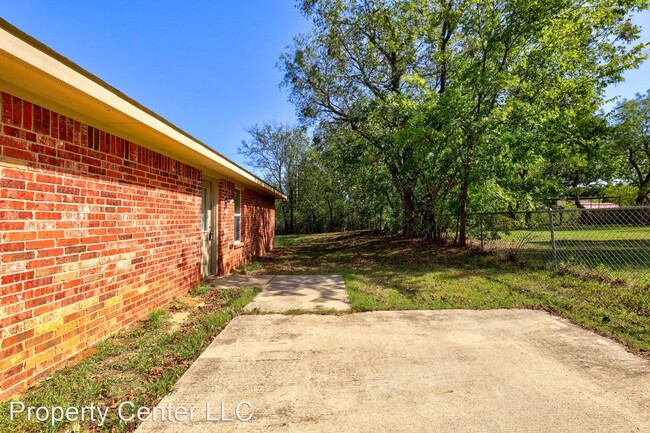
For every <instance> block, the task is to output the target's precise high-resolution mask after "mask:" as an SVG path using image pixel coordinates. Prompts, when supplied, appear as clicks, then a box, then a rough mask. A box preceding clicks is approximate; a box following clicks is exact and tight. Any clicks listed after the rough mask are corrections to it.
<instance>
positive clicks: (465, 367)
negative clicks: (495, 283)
mask: <svg viewBox="0 0 650 433" xmlns="http://www.w3.org/2000/svg"><path fill="white" fill-rule="evenodd" d="M244 401H245V402H249V403H251V404H252V409H251V410H248V409H249V408H248V406H247V405H246V404H242V405H240V418H247V417H248V416H249V415H250V414H251V413H252V416H253V417H252V419H251V420H250V421H249V422H241V421H236V420H234V421H214V420H212V421H210V420H207V419H206V410H205V408H206V402H208V403H209V404H210V406H211V414H210V416H211V418H218V417H219V416H218V415H219V412H220V411H221V406H222V402H223V408H224V409H225V418H235V414H234V412H235V408H236V405H237V404H238V403H240V402H244ZM168 406H171V407H172V408H176V407H186V408H189V407H191V406H196V408H197V409H196V410H195V412H194V416H193V421H191V422H190V421H189V420H188V421H182V420H181V421H179V422H145V423H143V424H142V425H141V427H140V428H139V429H138V432H140V433H144V432H165V433H167V432H169V433H171V432H180V431H183V432H216V431H219V432H231V431H238V432H239V431H242V432H243V431H246V432H330V431H336V432H355V433H357V432H369V433H370V432H372V433H376V432H409V433H411V432H613V431H616V432H637V431H638V432H646V431H650V363H649V362H648V361H647V360H644V359H641V358H639V357H637V356H635V355H632V354H630V353H628V352H626V351H625V350H624V348H623V347H622V346H621V345H619V344H617V343H614V342H613V341H611V340H609V339H606V338H602V337H600V336H598V335H596V334H594V333H592V332H588V331H585V330H583V329H581V328H579V327H577V326H574V325H571V324H570V323H568V322H566V321H565V320H562V319H559V318H557V317H554V316H551V315H549V314H547V313H544V312H540V311H529V310H491V311H466V310H446V311H403V312H396V311H394V312H372V313H360V314H348V315H343V316H324V315H299V316H286V315H249V316H240V317H237V318H235V319H234V320H233V321H232V322H231V323H230V324H229V325H228V326H227V327H226V329H224V331H223V332H222V333H221V334H220V335H219V336H218V337H217V339H216V340H215V341H214V342H213V343H212V344H211V345H210V347H209V348H208V349H207V350H206V351H205V353H203V355H201V357H200V358H199V359H198V360H197V361H196V362H195V363H194V364H193V365H192V367H191V368H190V369H189V370H188V371H187V372H186V374H185V375H184V376H183V377H182V378H181V380H180V381H179V383H178V390H177V391H176V392H174V393H172V394H171V395H169V396H167V397H166V398H165V399H163V401H162V402H161V403H160V408H167V407H168ZM181 418H182V417H181Z"/></svg>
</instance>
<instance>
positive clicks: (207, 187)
mask: <svg viewBox="0 0 650 433" xmlns="http://www.w3.org/2000/svg"><path fill="white" fill-rule="evenodd" d="M212 208H213V203H212V182H209V181H203V189H202V195H201V240H202V246H201V278H207V277H209V276H210V275H212V274H214V267H213V263H214V257H213V251H214V250H215V248H214V245H215V242H216V241H215V238H216V234H215V230H214V226H213V218H212Z"/></svg>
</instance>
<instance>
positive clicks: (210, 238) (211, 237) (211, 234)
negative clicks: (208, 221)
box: [208, 232, 214, 241]
mask: <svg viewBox="0 0 650 433" xmlns="http://www.w3.org/2000/svg"><path fill="white" fill-rule="evenodd" d="M213 239H214V233H212V232H210V234H209V235H208V240H209V241H211V240H213Z"/></svg>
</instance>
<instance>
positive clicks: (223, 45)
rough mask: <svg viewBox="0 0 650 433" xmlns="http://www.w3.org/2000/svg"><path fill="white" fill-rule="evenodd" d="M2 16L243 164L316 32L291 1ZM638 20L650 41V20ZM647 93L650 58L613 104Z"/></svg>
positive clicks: (42, 10) (66, 6)
mask: <svg viewBox="0 0 650 433" xmlns="http://www.w3.org/2000/svg"><path fill="white" fill-rule="evenodd" d="M0 16H2V18H4V19H6V20H7V21H9V22H10V23H12V24H13V25H15V26H17V27H18V28H20V29H21V30H23V31H25V32H26V33H28V34H30V35H31V36H33V37H35V38H36V39H38V40H40V41H41V42H43V43H45V44H46V45H48V46H50V47H51V48H52V49H54V50H56V51H58V52H59V53H61V54H63V55H64V56H66V57H68V58H69V59H71V60H72V61H74V62H75V63H77V64H79V65H80V66H81V67H83V68H85V69H87V70H89V71H90V72H92V73H93V74H95V75H97V76H99V77H100V78H101V79H103V80H104V81H106V82H108V83H109V84H111V85H112V86H114V87H116V88H117V89H119V90H121V91H122V92H124V93H126V94H127V95H129V96H131V97H132V98H134V99H135V100H137V101H138V102H140V103H142V104H144V105H145V106H147V107H148V108H150V109H152V110H153V111H155V112H156V113H158V114H160V115H161V116H163V117H165V118H166V119H167V120H169V121H170V122H172V123H174V124H175V125H177V126H178V127H180V128H181V129H183V130H185V131H187V132H188V133H190V134H191V135H193V136H195V137H196V138H198V139H199V140H201V141H203V142H205V143H206V144H208V145H210V146H212V147H214V148H215V149H217V150H218V151H219V152H221V153H222V154H224V155H225V156H227V157H228V158H230V159H232V160H234V161H236V162H239V163H242V162H243V161H242V158H241V157H240V156H239V155H238V154H237V147H238V146H239V145H240V143H241V140H243V139H246V138H248V137H247V133H246V132H245V131H244V128H246V127H248V126H251V125H253V124H255V123H261V122H263V121H266V120H276V121H289V122H291V121H295V116H294V109H293V106H292V105H291V104H289V103H288V102H287V101H286V95H285V94H284V93H283V92H282V91H281V90H280V89H279V88H278V84H279V83H280V80H281V79H282V76H281V74H280V72H279V71H278V70H277V68H276V67H275V64H276V62H277V60H278V56H279V55H280V53H281V52H282V51H283V49H284V47H285V46H287V45H288V44H290V43H291V38H292V37H293V36H294V35H295V34H297V33H299V32H306V31H308V30H309V23H308V22H307V21H306V20H305V19H304V18H303V17H302V16H301V15H300V13H299V12H298V10H297V9H296V8H295V6H294V1H293V0H270V1H269V0H258V1H253V0H237V1H234V0H216V1H205V2H187V1H162V0H161V1H149V0H146V1H139V0H132V1H130V2H125V1H121V2H118V1H57V2H53V1H44V0H43V1H30V0H20V1H16V0H0ZM635 22H637V23H639V24H641V25H642V26H643V28H644V29H643V35H642V38H641V40H642V41H650V13H649V12H644V13H643V14H640V15H639V16H638V17H636V19H635ZM648 88H650V61H646V62H645V63H644V64H643V65H642V66H641V68H640V69H638V70H635V71H629V72H628V73H627V74H626V82H625V83H622V84H618V85H616V86H612V87H610V89H609V91H608V97H610V98H612V97H615V96H617V95H621V96H623V97H626V98H631V97H633V96H634V94H635V93H636V92H645V91H646V90H647V89H648Z"/></svg>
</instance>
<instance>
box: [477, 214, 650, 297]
mask: <svg viewBox="0 0 650 433" xmlns="http://www.w3.org/2000/svg"><path fill="white" fill-rule="evenodd" d="M469 234H470V236H471V237H472V238H473V243H474V244H476V245H477V247H478V248H480V249H481V250H482V251H487V252H492V253H495V254H500V255H504V256H506V257H508V258H509V259H511V260H513V261H514V260H521V261H525V262H529V263H531V264H537V265H545V264H552V265H553V266H555V267H556V268H560V267H565V268H573V269H578V270H586V271H592V272H594V271H595V272H597V273H599V274H602V275H606V276H609V277H612V278H615V279H625V280H628V281H630V282H632V283H640V284H643V285H645V284H650V207H612V208H592V209H578V208H574V209H548V210H536V211H528V212H491V213H478V214H473V215H471V218H470V230H469Z"/></svg>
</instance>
